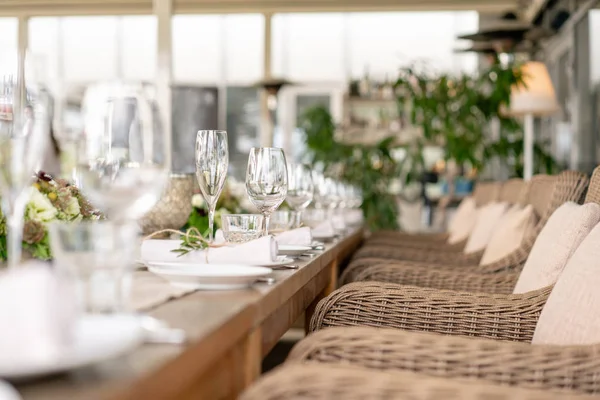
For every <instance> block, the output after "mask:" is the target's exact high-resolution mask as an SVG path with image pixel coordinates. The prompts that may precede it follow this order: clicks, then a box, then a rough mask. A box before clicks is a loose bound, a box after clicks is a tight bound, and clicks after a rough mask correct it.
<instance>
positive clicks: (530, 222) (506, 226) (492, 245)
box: [480, 204, 538, 265]
mask: <svg viewBox="0 0 600 400" xmlns="http://www.w3.org/2000/svg"><path fill="white" fill-rule="evenodd" d="M537 221H538V218H537V216H536V215H535V211H534V210H533V206H532V205H530V204H529V205H527V206H525V207H521V206H520V205H518V204H515V205H513V206H512V207H511V208H510V209H509V210H508V211H507V212H506V214H505V215H504V216H503V217H502V219H501V220H500V223H499V224H498V227H497V228H496V229H495V230H494V232H493V233H492V237H491V238H490V242H489V243H488V245H487V246H486V248H485V251H484V252H483V257H482V258H481V262H480V265H486V264H491V263H493V262H495V261H498V260H500V259H502V258H504V257H506V256H508V255H509V254H510V253H512V252H514V251H516V250H517V249H518V248H519V247H520V246H521V243H522V242H523V238H524V237H525V233H526V232H530V231H531V230H532V229H533V228H534V227H535V224H536V223H537Z"/></svg>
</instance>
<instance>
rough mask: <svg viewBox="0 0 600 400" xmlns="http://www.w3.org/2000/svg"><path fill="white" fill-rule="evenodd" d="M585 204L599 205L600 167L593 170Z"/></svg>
mask: <svg viewBox="0 0 600 400" xmlns="http://www.w3.org/2000/svg"><path fill="white" fill-rule="evenodd" d="M585 202H586V203H598V204H600V166H598V167H596V169H594V173H593V174H592V178H591V179H590V185H589V186H588V191H587V194H586V196H585Z"/></svg>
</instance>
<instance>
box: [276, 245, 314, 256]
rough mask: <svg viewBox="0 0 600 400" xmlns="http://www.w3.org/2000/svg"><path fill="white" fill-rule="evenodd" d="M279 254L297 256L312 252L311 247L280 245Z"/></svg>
mask: <svg viewBox="0 0 600 400" xmlns="http://www.w3.org/2000/svg"><path fill="white" fill-rule="evenodd" d="M278 249H279V254H281V255H284V256H299V255H301V254H305V253H307V252H309V251H311V250H312V247H311V246H297V245H291V244H280V245H279V246H278Z"/></svg>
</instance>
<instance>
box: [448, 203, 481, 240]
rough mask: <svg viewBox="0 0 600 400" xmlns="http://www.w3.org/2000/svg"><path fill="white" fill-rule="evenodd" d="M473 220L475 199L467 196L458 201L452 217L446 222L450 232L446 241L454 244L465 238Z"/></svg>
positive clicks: (475, 213)
mask: <svg viewBox="0 0 600 400" xmlns="http://www.w3.org/2000/svg"><path fill="white" fill-rule="evenodd" d="M475 221H477V205H476V204H475V199H473V198H472V197H470V196H469V197H466V198H464V199H463V201H461V202H460V205H459V206H458V208H457V209H456V213H455V214H454V217H453V218H452V220H451V221H450V223H449V224H448V233H449V234H450V236H449V238H448V243H449V244H455V243H458V242H462V241H463V240H466V239H467V238H468V237H469V234H470V233H471V231H472V230H473V226H475Z"/></svg>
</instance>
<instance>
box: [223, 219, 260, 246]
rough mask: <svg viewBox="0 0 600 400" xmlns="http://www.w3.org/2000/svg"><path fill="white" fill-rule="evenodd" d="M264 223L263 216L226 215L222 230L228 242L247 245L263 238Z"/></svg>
mask: <svg viewBox="0 0 600 400" xmlns="http://www.w3.org/2000/svg"><path fill="white" fill-rule="evenodd" d="M263 221H264V217H263V216H262V215H261V214H224V215H221V229H222V230H223V236H224V237H225V240H226V241H227V242H229V243H246V242H249V241H251V240H254V239H258V238H259V237H261V236H262V233H263Z"/></svg>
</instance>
